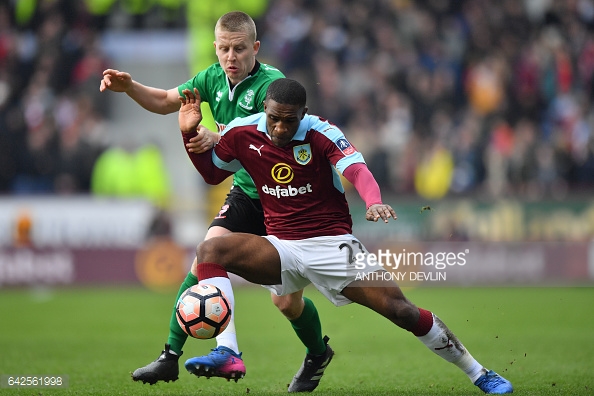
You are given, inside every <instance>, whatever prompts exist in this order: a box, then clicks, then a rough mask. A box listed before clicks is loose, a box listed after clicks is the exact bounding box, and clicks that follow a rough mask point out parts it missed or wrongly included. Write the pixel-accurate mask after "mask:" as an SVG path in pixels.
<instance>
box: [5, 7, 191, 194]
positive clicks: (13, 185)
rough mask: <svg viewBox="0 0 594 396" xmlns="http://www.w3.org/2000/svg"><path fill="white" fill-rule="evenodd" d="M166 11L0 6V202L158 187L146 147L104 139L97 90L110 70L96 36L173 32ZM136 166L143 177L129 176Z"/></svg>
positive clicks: (176, 12) (179, 25) (153, 157)
mask: <svg viewBox="0 0 594 396" xmlns="http://www.w3.org/2000/svg"><path fill="white" fill-rule="evenodd" d="M164 3H167V1H164ZM168 3H172V2H171V1H168ZM173 3H176V4H172V6H175V5H176V6H177V8H176V7H173V8H167V7H164V6H160V5H159V4H157V3H156V2H155V1H153V2H150V7H148V6H147V5H148V4H149V2H145V1H141V2H138V1H120V2H118V3H116V2H115V0H98V1H94V0H85V1H79V0H42V1H23V0H12V1H10V2H6V1H3V2H0V194H15V195H19V194H80V193H82V194H85V193H89V192H93V193H98V194H106V195H125V194H128V195H135V194H136V193H138V192H139V191H140V194H138V195H141V194H142V193H144V191H141V190H142V189H147V188H148V189H149V190H150V189H152V190H154V189H155V186H154V185H152V186H151V185H149V186H148V187H147V186H146V185H144V186H134V185H133V184H134V183H133V181H135V180H138V179H140V176H139V174H141V173H147V172H153V173H152V175H150V177H151V178H152V179H157V178H158V176H159V175H160V173H158V172H155V169H154V165H155V164H157V166H159V165H162V159H161V158H158V156H160V153H155V148H154V147H142V148H141V149H139V150H138V151H137V152H126V150H125V149H122V148H121V147H113V146H112V145H111V142H110V141H109V139H108V133H107V131H106V125H107V121H108V120H109V119H110V111H109V110H110V107H109V103H107V98H108V96H107V95H105V94H101V93H100V92H99V83H100V81H101V79H102V72H103V70H105V69H106V68H108V67H112V66H113V65H112V64H111V63H110V61H109V60H108V59H107V57H106V56H105V54H104V53H103V51H102V46H101V34H102V33H103V32H104V31H105V30H106V29H122V30H138V29H149V28H155V29H158V28H161V29H167V28H176V29H183V28H185V18H184V14H183V9H182V7H180V5H181V4H182V3H181V2H180V1H173ZM180 16H181V18H180ZM186 77H187V76H180V81H184V79H185V78H186ZM141 163H144V164H147V163H148V164H149V166H148V168H147V169H146V170H143V171H144V172H139V171H138V169H136V168H138V167H136V168H135V165H137V164H141ZM151 166H153V167H151ZM163 170H164V169H163ZM157 188H161V187H160V186H159V187H157ZM159 194H160V196H159V197H158V200H157V201H158V202H156V203H158V204H160V203H162V202H161V201H162V199H161V198H162V195H163V194H162V193H161V191H159ZM147 195H150V193H148V194H147ZM153 197H154V195H153V196H152V197H149V198H153Z"/></svg>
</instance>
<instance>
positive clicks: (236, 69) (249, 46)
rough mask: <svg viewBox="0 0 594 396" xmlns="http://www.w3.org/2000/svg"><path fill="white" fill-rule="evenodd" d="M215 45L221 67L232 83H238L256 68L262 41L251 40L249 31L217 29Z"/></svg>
mask: <svg viewBox="0 0 594 396" xmlns="http://www.w3.org/2000/svg"><path fill="white" fill-rule="evenodd" d="M214 46H215V50H216V53H217V58H219V63H220V65H221V67H222V68H223V70H224V71H225V74H226V75H227V77H229V81H231V84H233V85H236V84H239V83H240V82H241V80H243V79H244V78H246V77H247V75H248V74H249V72H250V71H252V69H253V68H254V64H255V63H256V54H257V53H258V50H259V49H260V42H259V41H256V42H253V41H251V40H250V38H249V36H248V34H247V33H242V32H226V31H222V30H219V29H217V31H216V32H215V42H214Z"/></svg>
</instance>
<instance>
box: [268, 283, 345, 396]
mask: <svg viewBox="0 0 594 396" xmlns="http://www.w3.org/2000/svg"><path fill="white" fill-rule="evenodd" d="M270 296H271V298H272V302H273V303H274V305H276V307H277V308H278V309H279V311H281V312H282V314H283V315H285V317H286V318H287V319H288V320H289V321H290V322H291V326H293V330H295V333H296V334H297V336H298V337H299V339H300V340H301V342H303V345H305V347H306V348H307V351H306V354H305V359H304V360H303V363H302V364H301V367H300V368H299V371H297V374H295V376H294V377H293V380H292V381H291V383H290V384H289V389H288V391H289V392H311V391H313V390H314V389H315V388H316V387H317V386H318V384H319V383H320V379H321V378H322V375H324V370H326V367H327V366H328V364H330V362H331V361H332V357H333V356H334V351H333V350H332V348H331V347H330V345H328V340H329V338H328V337H327V336H324V337H322V325H321V323H320V319H319V316H318V312H317V310H316V307H315V305H314V304H313V302H312V301H311V300H309V299H308V298H307V297H303V290H300V291H298V292H295V293H292V294H287V295H285V296H277V295H276V294H274V293H271V294H270Z"/></svg>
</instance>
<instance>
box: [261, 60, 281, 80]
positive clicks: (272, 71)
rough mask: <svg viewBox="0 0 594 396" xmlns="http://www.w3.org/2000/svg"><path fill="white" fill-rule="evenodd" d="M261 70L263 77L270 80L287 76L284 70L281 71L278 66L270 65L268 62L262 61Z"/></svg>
mask: <svg viewBox="0 0 594 396" xmlns="http://www.w3.org/2000/svg"><path fill="white" fill-rule="evenodd" d="M259 72H260V74H261V78H262V79H266V80H270V81H274V80H277V79H279V78H284V77H285V75H284V74H283V72H282V71H280V70H279V69H277V68H276V67H274V66H272V65H269V64H267V63H262V62H260V70H259Z"/></svg>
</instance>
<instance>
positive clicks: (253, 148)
mask: <svg viewBox="0 0 594 396" xmlns="http://www.w3.org/2000/svg"><path fill="white" fill-rule="evenodd" d="M262 147H264V145H261V146H260V147H256V146H254V145H253V144H250V147H249V148H250V149H251V150H256V151H257V152H258V154H260V157H261V156H262V153H261V152H260V150H262Z"/></svg>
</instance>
